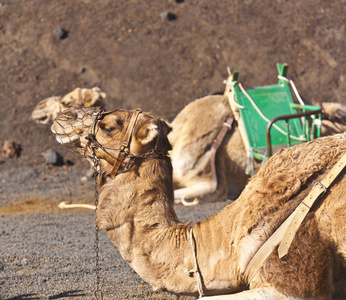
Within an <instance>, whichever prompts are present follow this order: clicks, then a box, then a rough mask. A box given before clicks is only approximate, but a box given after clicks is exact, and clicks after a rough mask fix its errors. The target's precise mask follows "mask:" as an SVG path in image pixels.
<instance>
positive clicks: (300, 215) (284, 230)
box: [244, 153, 346, 283]
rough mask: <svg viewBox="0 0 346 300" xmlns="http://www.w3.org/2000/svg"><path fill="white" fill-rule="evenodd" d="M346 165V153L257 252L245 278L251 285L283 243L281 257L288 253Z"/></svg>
mask: <svg viewBox="0 0 346 300" xmlns="http://www.w3.org/2000/svg"><path fill="white" fill-rule="evenodd" d="M345 164H346V153H345V154H344V155H343V156H342V158H341V159H340V160H339V161H338V162H337V164H336V165H334V167H333V168H332V169H331V170H330V171H329V172H328V174H327V175H326V176H325V177H324V179H323V180H322V182H321V183H320V182H317V183H316V184H315V185H314V187H313V188H312V190H311V191H310V193H309V194H308V195H307V197H306V198H305V199H304V200H303V201H302V202H301V203H300V204H299V205H298V206H297V208H296V209H295V210H294V212H293V213H292V214H291V215H290V216H289V217H288V218H287V219H286V221H285V222H284V223H282V225H281V226H280V227H279V228H278V229H277V230H276V231H275V232H274V233H273V234H272V235H271V237H270V238H269V239H268V240H267V241H266V242H265V243H264V244H263V245H262V247H261V248H260V249H259V250H258V251H257V252H256V254H255V255H254V256H253V258H252V259H251V261H250V262H249V264H248V265H247V267H246V269H245V272H244V278H245V280H246V282H248V283H250V282H251V281H252V279H253V278H254V276H255V275H256V274H257V272H258V270H259V268H260V267H261V266H262V265H263V263H264V261H265V260H266V259H267V258H268V256H269V255H270V254H271V253H272V251H273V250H274V248H275V247H276V246H277V245H278V244H279V243H280V242H281V244H280V246H279V257H280V258H282V257H283V256H285V255H286V254H287V253H288V249H289V247H290V245H291V243H292V240H293V238H294V236H295V234H296V232H297V230H298V228H299V226H300V224H301V223H302V222H303V220H304V218H305V216H306V215H307V213H308V212H309V211H310V208H311V207H312V205H313V204H314V203H315V201H316V200H317V198H318V197H319V196H320V195H321V194H322V193H325V192H326V189H327V188H328V187H329V186H330V185H331V184H332V182H333V181H334V180H335V179H336V177H337V176H338V175H339V174H340V173H341V171H342V170H343V168H344V167H345Z"/></svg>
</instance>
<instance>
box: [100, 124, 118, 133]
mask: <svg viewBox="0 0 346 300" xmlns="http://www.w3.org/2000/svg"><path fill="white" fill-rule="evenodd" d="M99 127H100V129H101V130H102V131H106V132H112V131H113V130H114V129H115V127H114V126H112V127H109V126H107V125H106V124H103V123H100V124H99Z"/></svg>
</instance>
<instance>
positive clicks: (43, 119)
mask: <svg viewBox="0 0 346 300" xmlns="http://www.w3.org/2000/svg"><path fill="white" fill-rule="evenodd" d="M105 98H106V94H105V93H104V92H102V91H101V90H100V88H98V87H93V88H92V89H81V88H76V89H75V90H73V91H72V92H71V93H68V94H67V95H65V96H64V97H60V96H53V97H49V98H46V99H44V100H42V101H40V102H39V103H38V104H37V105H36V107H35V108H34V110H33V112H32V114H31V118H32V119H33V120H34V121H36V122H37V123H40V124H48V123H49V122H50V121H51V120H54V119H55V117H56V116H57V115H58V113H59V112H61V111H64V110H65V109H67V108H70V107H83V106H84V107H93V106H95V107H96V106H101V107H104V106H105Z"/></svg>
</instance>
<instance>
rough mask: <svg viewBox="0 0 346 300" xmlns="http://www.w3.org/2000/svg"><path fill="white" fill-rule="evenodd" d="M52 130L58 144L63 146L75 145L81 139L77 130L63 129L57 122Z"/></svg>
mask: <svg viewBox="0 0 346 300" xmlns="http://www.w3.org/2000/svg"><path fill="white" fill-rule="evenodd" d="M50 129H51V131H52V132H53V133H54V134H55V139H56V140H57V142H58V143H59V144H62V145H64V144H70V143H75V142H76V141H77V140H79V138H80V136H79V135H78V133H77V132H76V130H68V128H63V127H62V126H61V125H60V124H57V123H56V122H54V123H53V125H52V126H51V128H50Z"/></svg>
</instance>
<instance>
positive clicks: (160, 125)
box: [131, 120, 172, 155]
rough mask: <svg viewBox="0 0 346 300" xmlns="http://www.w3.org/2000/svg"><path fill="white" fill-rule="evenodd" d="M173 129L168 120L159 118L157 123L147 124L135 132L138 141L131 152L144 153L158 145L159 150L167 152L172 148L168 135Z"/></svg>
mask: <svg viewBox="0 0 346 300" xmlns="http://www.w3.org/2000/svg"><path fill="white" fill-rule="evenodd" d="M171 130H172V128H171V126H169V125H168V124H167V123H166V122H164V121H162V120H157V122H155V123H149V124H145V125H144V126H142V127H141V128H138V131H137V132H136V133H135V139H136V142H137V143H135V145H136V146H135V145H134V144H133V145H132V147H131V152H132V153H134V154H137V155H138V154H142V153H145V152H147V151H149V150H151V149H153V148H154V147H155V146H157V150H158V151H159V152H162V153H166V152H167V151H169V150H171V149H172V147H171V144H170V143H169V141H168V138H167V135H168V133H169V132H170V131H171Z"/></svg>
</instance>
